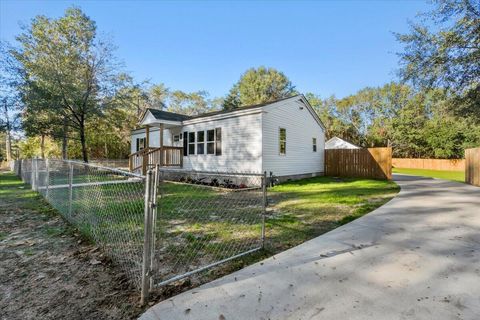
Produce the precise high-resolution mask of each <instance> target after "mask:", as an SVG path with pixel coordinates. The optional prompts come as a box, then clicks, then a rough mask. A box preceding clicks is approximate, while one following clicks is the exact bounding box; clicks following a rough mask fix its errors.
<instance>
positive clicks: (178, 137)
mask: <svg viewBox="0 0 480 320" xmlns="http://www.w3.org/2000/svg"><path fill="white" fill-rule="evenodd" d="M173 141H174V142H178V141H180V135H179V134H176V135H174V136H173Z"/></svg>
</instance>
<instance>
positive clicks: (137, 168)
mask: <svg viewBox="0 0 480 320" xmlns="http://www.w3.org/2000/svg"><path fill="white" fill-rule="evenodd" d="M157 164H158V165H160V166H161V167H180V168H182V167H183V148H182V147H170V146H163V147H160V148H151V147H150V148H145V149H142V150H140V151H138V152H135V153H132V154H131V155H130V156H129V168H130V171H131V172H141V174H143V175H145V173H146V172H147V170H148V169H150V168H153V167H155V165H157Z"/></svg>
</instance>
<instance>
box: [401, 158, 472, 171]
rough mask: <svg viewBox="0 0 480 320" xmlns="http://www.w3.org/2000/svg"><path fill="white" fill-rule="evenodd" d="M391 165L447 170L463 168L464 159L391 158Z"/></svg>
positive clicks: (406, 167) (460, 169)
mask: <svg viewBox="0 0 480 320" xmlns="http://www.w3.org/2000/svg"><path fill="white" fill-rule="evenodd" d="M392 165H393V167H394V168H405V169H427V170H447V171H463V170H465V160H464V159H412V158H393V159H392Z"/></svg>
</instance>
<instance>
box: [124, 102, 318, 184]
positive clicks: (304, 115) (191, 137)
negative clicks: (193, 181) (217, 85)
mask: <svg viewBox="0 0 480 320" xmlns="http://www.w3.org/2000/svg"><path fill="white" fill-rule="evenodd" d="M140 125H141V126H142V128H140V129H137V130H134V131H132V136H131V142H132V144H131V146H132V154H131V157H130V158H131V170H132V171H136V170H139V169H140V167H141V165H142V163H143V160H142V159H143V156H144V155H146V157H148V159H149V160H148V161H150V162H151V161H152V159H158V160H156V161H157V162H158V163H160V165H164V166H175V167H181V168H184V169H187V170H197V171H217V172H258V173H260V172H264V171H267V172H268V173H269V172H272V173H273V174H274V175H275V176H277V177H280V178H281V179H283V180H285V179H288V178H301V177H311V176H316V175H322V174H323V173H324V149H325V127H324V125H323V124H322V122H321V120H320V119H319V117H318V115H317V114H316V113H315V111H314V110H313V108H312V107H311V106H310V104H309V103H308V101H307V99H306V98H305V97H304V96H303V95H297V96H293V97H289V98H285V99H281V100H277V101H272V102H269V103H264V104H259V105H253V106H245V107H240V108H236V109H234V110H232V111H217V112H210V113H206V114H202V115H198V116H185V115H180V114H176V113H171V112H166V111H161V110H156V109H147V111H146V112H145V113H144V115H143V117H142V119H141V122H140ZM155 153H157V154H158V156H157V157H152V156H151V155H152V154H155ZM154 161H155V160H154ZM149 164H150V163H149Z"/></svg>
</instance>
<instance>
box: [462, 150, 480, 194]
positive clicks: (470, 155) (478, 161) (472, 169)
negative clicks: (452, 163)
mask: <svg viewBox="0 0 480 320" xmlns="http://www.w3.org/2000/svg"><path fill="white" fill-rule="evenodd" d="M465 182H466V183H469V184H472V185H474V186H479V187H480V148H473V149H466V150H465Z"/></svg>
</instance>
